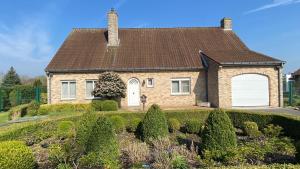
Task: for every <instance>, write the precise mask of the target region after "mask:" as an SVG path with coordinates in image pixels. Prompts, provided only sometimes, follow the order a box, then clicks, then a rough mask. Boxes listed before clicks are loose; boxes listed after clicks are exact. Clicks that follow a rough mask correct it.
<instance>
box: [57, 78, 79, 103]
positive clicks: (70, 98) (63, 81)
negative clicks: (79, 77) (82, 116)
mask: <svg viewBox="0 0 300 169" xmlns="http://www.w3.org/2000/svg"><path fill="white" fill-rule="evenodd" d="M71 82H75V97H74V98H73V97H70V90H71V89H70V83H71ZM63 83H68V98H63ZM60 89H61V91H60V99H61V100H76V97H77V84H76V80H62V81H61V86H60Z"/></svg>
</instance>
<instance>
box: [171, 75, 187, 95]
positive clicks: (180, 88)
mask: <svg viewBox="0 0 300 169" xmlns="http://www.w3.org/2000/svg"><path fill="white" fill-rule="evenodd" d="M174 81H178V82H179V92H178V93H174V92H173V90H172V87H173V86H172V84H173V82H174ZM182 81H189V92H182V87H181V82H182ZM190 94H191V78H174V79H171V95H173V96H178V95H190Z"/></svg>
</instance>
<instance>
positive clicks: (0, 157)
mask: <svg viewBox="0 0 300 169" xmlns="http://www.w3.org/2000/svg"><path fill="white" fill-rule="evenodd" d="M35 165H36V163H35V158H34V155H33V152H32V150H31V149H30V148H29V147H27V146H26V145H25V144H24V143H23V142H20V141H6V142H0V169H33V168H35Z"/></svg>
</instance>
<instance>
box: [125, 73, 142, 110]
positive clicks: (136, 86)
mask: <svg viewBox="0 0 300 169" xmlns="http://www.w3.org/2000/svg"><path fill="white" fill-rule="evenodd" d="M139 105H140V82H139V81H138V80H137V79H136V78H132V79H130V80H129V81H128V106H139Z"/></svg>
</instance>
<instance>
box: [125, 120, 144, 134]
mask: <svg viewBox="0 0 300 169" xmlns="http://www.w3.org/2000/svg"><path fill="white" fill-rule="evenodd" d="M141 122H142V120H141V118H138V117H135V118H133V119H131V120H130V121H129V123H128V125H127V127H126V128H127V130H128V131H129V132H136V130H137V128H138V126H139V124H140V123H141Z"/></svg>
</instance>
